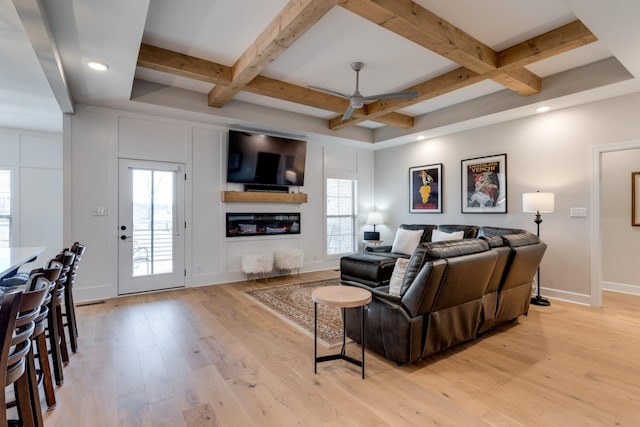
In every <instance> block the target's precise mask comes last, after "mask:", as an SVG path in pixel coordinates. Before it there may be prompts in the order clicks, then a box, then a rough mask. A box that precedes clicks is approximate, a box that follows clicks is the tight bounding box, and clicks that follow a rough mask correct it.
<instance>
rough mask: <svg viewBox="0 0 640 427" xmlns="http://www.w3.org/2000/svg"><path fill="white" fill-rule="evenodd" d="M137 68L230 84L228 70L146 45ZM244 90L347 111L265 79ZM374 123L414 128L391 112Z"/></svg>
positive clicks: (339, 101)
mask: <svg viewBox="0 0 640 427" xmlns="http://www.w3.org/2000/svg"><path fill="white" fill-rule="evenodd" d="M138 66H139V67H143V68H148V69H151V70H156V71H161V72H164V73H169V74H172V75H175V76H180V77H186V78H189V79H194V80H200V81H203V82H207V83H212V84H229V83H230V82H231V67H227V66H226V65H222V64H218V63H216V62H212V61H207V60H205V59H201V58H196V57H193V56H189V55H185V54H182V53H178V52H174V51H172V50H168V49H163V48H159V47H156V46H152V45H148V44H142V45H141V46H140V52H139V54H138ZM243 90H245V91H247V92H251V93H255V94H258V95H263V96H268V97H271V98H277V99H281V100H283V101H289V102H295V103H297V104H302V105H307V106H309V107H315V108H320V109H323V110H328V111H333V112H335V113H342V112H344V111H345V110H346V109H347V108H348V107H349V101H348V100H347V99H344V98H340V97H338V96H335V95H330V94H327V93H324V92H320V91H317V90H313V89H309V88H306V87H302V86H297V85H294V84H291V83H286V82H283V81H280V80H275V79H271V78H268V77H264V76H257V77H256V78H254V79H253V80H252V81H251V82H249V83H248V84H247V85H246V86H245V87H244V88H243ZM353 115H354V116H355V117H366V112H365V110H364V109H363V108H359V109H357V110H355V111H354V112H353ZM376 121H378V122H380V123H384V124H386V125H389V126H394V127H399V128H403V129H408V128H411V127H413V117H411V116H407V115H405V114H400V113H394V112H390V113H389V114H385V115H382V116H380V117H378V118H377V119H376Z"/></svg>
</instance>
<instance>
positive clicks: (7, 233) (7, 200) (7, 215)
mask: <svg viewBox="0 0 640 427" xmlns="http://www.w3.org/2000/svg"><path fill="white" fill-rule="evenodd" d="M10 244H11V171H10V170H6V169H0V248H8V247H9V245H10Z"/></svg>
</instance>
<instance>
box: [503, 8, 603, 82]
mask: <svg viewBox="0 0 640 427" xmlns="http://www.w3.org/2000/svg"><path fill="white" fill-rule="evenodd" d="M595 41H598V38H597V37H596V36H595V35H594V34H593V33H592V32H591V31H589V29H588V28H587V27H586V26H585V25H584V24H583V23H582V21H580V20H575V21H572V22H569V23H568V24H566V25H563V26H561V27H558V28H556V29H554V30H551V31H548V32H546V33H544V34H541V35H539V36H537V37H534V38H532V39H529V40H526V41H523V42H522V43H518V44H516V45H514V46H511V47H510V48H507V49H505V50H503V51H501V52H499V53H498V69H499V70H503V71H511V70H514V69H517V68H521V67H525V66H527V65H529V64H532V63H534V62H537V61H541V60H543V59H547V58H550V57H552V56H555V55H558V54H560V53H564V52H567V51H570V50H572V49H577V48H579V47H581V46H584V45H587V44H589V43H593V42H595Z"/></svg>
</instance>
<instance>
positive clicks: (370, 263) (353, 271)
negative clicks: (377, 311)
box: [340, 253, 396, 287]
mask: <svg viewBox="0 0 640 427" xmlns="http://www.w3.org/2000/svg"><path fill="white" fill-rule="evenodd" d="M395 264H396V258H392V257H385V256H377V255H373V254H367V253H362V254H360V253H358V254H353V255H348V256H344V257H342V258H340V278H341V279H342V280H353V281H357V282H360V283H364V284H366V285H368V286H371V287H377V286H382V285H387V284H389V279H390V278H391V274H392V273H393V268H394V266H395Z"/></svg>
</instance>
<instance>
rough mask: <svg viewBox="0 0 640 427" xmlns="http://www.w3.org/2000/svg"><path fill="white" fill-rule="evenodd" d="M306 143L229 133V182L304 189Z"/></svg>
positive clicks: (251, 134)
mask: <svg viewBox="0 0 640 427" xmlns="http://www.w3.org/2000/svg"><path fill="white" fill-rule="evenodd" d="M306 154H307V142H306V141H300V140H296V139H288V138H282V137H278V136H269V135H260V134H254V133H248V132H243V131H237V130H230V131H229V147H228V150H227V182H239V183H245V184H261V185H293V186H296V185H304V165H305V158H306Z"/></svg>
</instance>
